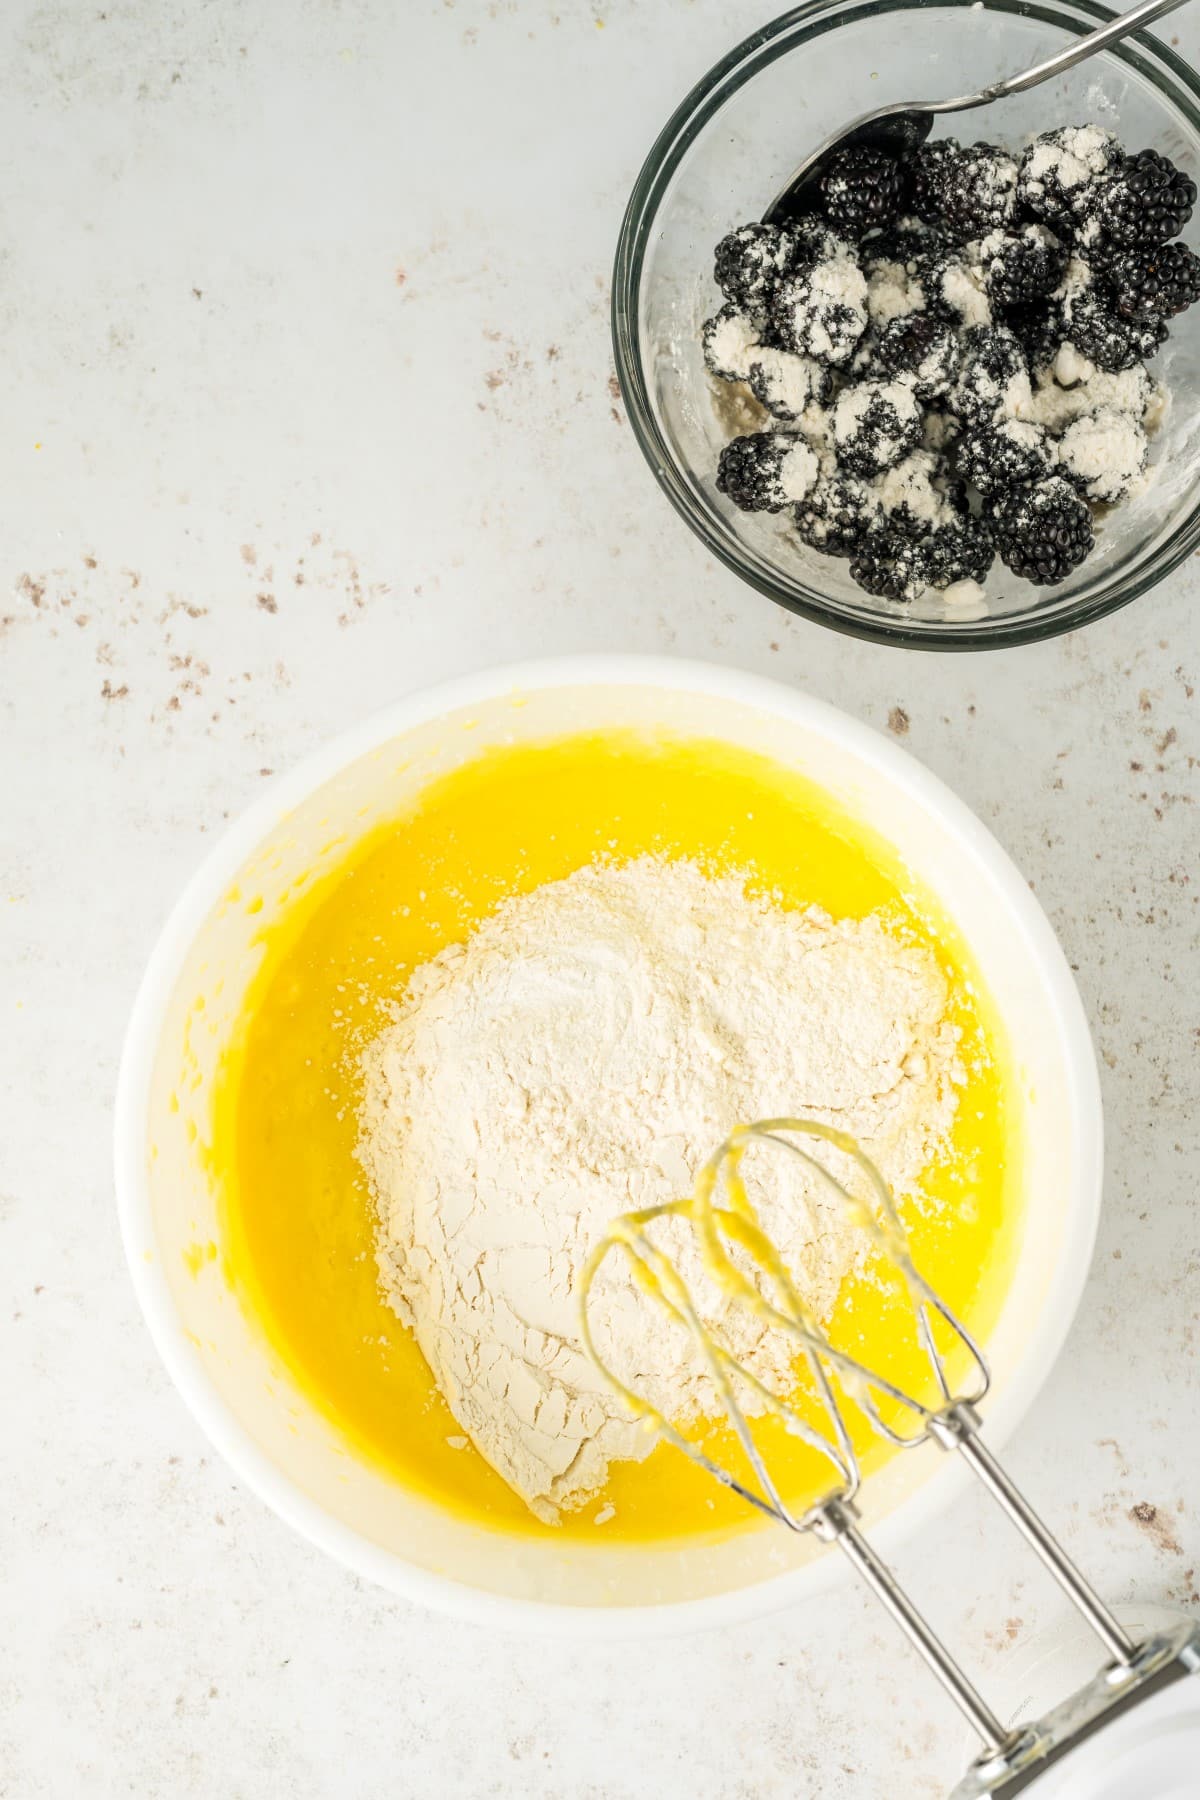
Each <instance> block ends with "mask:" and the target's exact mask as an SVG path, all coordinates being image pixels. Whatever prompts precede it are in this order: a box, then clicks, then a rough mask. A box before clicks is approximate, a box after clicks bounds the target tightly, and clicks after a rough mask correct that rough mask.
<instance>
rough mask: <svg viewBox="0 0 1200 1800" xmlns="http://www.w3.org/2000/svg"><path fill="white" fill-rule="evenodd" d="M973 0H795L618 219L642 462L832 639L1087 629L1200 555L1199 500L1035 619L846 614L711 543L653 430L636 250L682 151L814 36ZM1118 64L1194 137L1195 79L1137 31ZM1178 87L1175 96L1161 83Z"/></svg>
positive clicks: (985, 638) (685, 123) (962, 644)
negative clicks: (1086, 591)
mask: <svg viewBox="0 0 1200 1800" xmlns="http://www.w3.org/2000/svg"><path fill="white" fill-rule="evenodd" d="M978 3H979V0H804V4H803V5H800V6H796V7H793V8H791V9H790V10H789V11H788V12H786V13H782V14H780V15H779V17H777V18H775V19H773V20H771V21H770V22H769V23H767V24H765V25H763V26H761V27H760V28H759V29H758V30H757V31H754V32H752V33H751V34H750V35H749V36H748V37H745V38H743V39H742V40H741V41H740V42H739V43H738V44H736V45H734V47H733V48H732V49H731V50H729V51H728V52H727V53H726V54H725V55H724V56H723V57H722V58H721V59H720V60H719V61H718V62H716V63H714V65H713V66H712V68H711V69H709V70H708V72H707V73H706V74H705V75H703V76H702V77H701V79H700V80H699V81H698V82H696V83H695V85H694V86H693V87H692V88H691V89H690V90H689V92H688V93H687V94H686V95H685V96H684V98H683V99H682V100H681V101H680V103H679V105H678V106H677V107H676V108H675V110H674V112H673V113H672V114H671V116H670V118H669V119H668V120H667V122H666V124H665V125H664V126H663V128H662V130H661V131H660V132H659V134H658V136H657V137H656V139H655V140H654V143H653V144H652V146H651V148H650V151H649V154H648V155H647V157H646V159H645V161H644V163H643V164H642V167H641V169H640V171H639V173H638V176H637V180H636V181H635V182H634V185H633V190H632V192H631V194H630V197H629V202H628V204H627V206H626V209H625V214H624V217H623V219H622V221H621V230H620V235H619V237H618V240H617V250H616V258H615V261H614V265H613V280H612V306H611V327H612V340H613V353H614V358H615V362H616V371H617V380H618V382H619V384H620V390H621V398H622V400H623V402H624V405H625V411H626V414H627V416H628V418H629V421H630V425H631V426H632V429H633V434H634V437H635V438H636V440H637V443H638V447H639V448H640V450H641V452H642V454H643V456H644V457H645V459H646V461H647V462H648V464H649V465H650V468H651V469H652V471H653V473H654V475H655V478H656V479H657V481H658V483H659V486H660V487H661V488H662V490H663V492H664V493H665V494H666V496H667V498H668V500H669V501H670V502H671V504H672V506H673V507H674V508H675V510H676V512H677V513H678V514H679V515H680V517H681V518H682V519H683V520H684V521H685V523H686V524H687V525H688V526H689V527H690V528H691V530H692V531H693V532H694V533H695V534H696V536H697V537H698V538H699V539H700V541H701V543H702V544H703V545H704V547H705V549H706V550H708V551H709V552H710V553H711V554H712V555H713V556H715V557H716V558H717V559H718V560H719V561H720V562H721V563H723V564H724V565H725V567H726V568H728V569H730V570H731V571H732V572H733V573H734V574H735V575H737V576H739V577H740V579H741V580H743V581H745V582H746V583H747V584H748V585H749V586H750V587H753V588H755V589H756V590H757V591H758V592H759V593H760V594H763V595H765V597H766V598H767V599H769V600H773V601H775V602H776V604H777V605H780V606H783V607H785V608H786V609H787V610H788V611H789V612H793V613H796V614H798V615H799V616H800V617H802V618H807V619H811V620H814V621H815V622H816V623H818V624H821V625H825V626H827V627H829V628H831V629H832V630H834V631H838V632H842V633H844V634H845V635H847V636H850V637H857V638H865V639H867V640H869V641H871V642H875V643H884V644H894V645H900V646H901V647H904V648H908V649H924V650H993V649H1001V648H1004V647H1006V646H1011V645H1016V644H1026V643H1035V642H1038V641H1040V640H1042V639H1045V638H1050V637H1056V636H1058V635H1060V634H1061V633H1063V632H1066V631H1073V630H1076V629H1077V628H1079V627H1080V626H1083V625H1087V624H1091V623H1092V622H1093V621H1094V620H1096V619H1100V618H1103V617H1104V616H1105V615H1106V614H1108V613H1112V612H1116V611H1118V610H1119V609H1120V608H1121V607H1123V606H1128V605H1129V604H1130V603H1131V602H1132V601H1134V600H1136V599H1139V598H1140V597H1141V596H1142V595H1143V594H1145V593H1147V592H1148V591H1149V590H1150V589H1151V588H1152V587H1154V586H1156V585H1157V583H1158V582H1160V581H1161V580H1162V579H1163V578H1164V577H1165V576H1167V575H1169V574H1170V573H1171V571H1172V570H1173V569H1176V568H1178V567H1179V565H1180V564H1181V563H1182V562H1184V561H1185V560H1186V559H1187V557H1189V556H1190V555H1192V554H1193V552H1194V551H1196V549H1197V548H1198V547H1200V492H1198V494H1197V499H1196V501H1195V502H1194V503H1193V505H1192V508H1191V510H1190V512H1189V513H1188V514H1187V515H1186V517H1185V518H1184V519H1183V520H1182V521H1181V523H1180V524H1179V525H1177V526H1176V527H1175V529H1174V531H1172V533H1171V534H1170V536H1169V537H1167V538H1166V539H1165V541H1164V542H1162V543H1160V544H1159V545H1158V546H1157V548H1156V549H1155V550H1154V551H1153V552H1152V553H1151V554H1150V555H1149V556H1148V557H1147V559H1146V560H1145V562H1144V563H1142V564H1141V565H1140V566H1139V568H1138V569H1137V570H1136V571H1135V572H1134V573H1132V574H1128V573H1124V572H1122V571H1120V570H1117V571H1114V572H1113V573H1112V575H1110V577H1109V578H1108V579H1107V581H1106V582H1105V583H1104V585H1103V586H1102V587H1101V588H1100V589H1099V590H1097V591H1096V592H1095V593H1093V594H1091V595H1089V596H1088V597H1086V598H1084V599H1081V600H1078V601H1070V600H1067V601H1064V602H1063V603H1062V604H1061V605H1060V606H1059V607H1058V608H1057V609H1055V610H1047V611H1045V612H1042V611H1038V610H1030V611H1021V612H1015V613H1011V614H1009V615H1007V616H1006V617H1003V618H995V619H988V620H983V621H978V622H976V621H961V622H960V621H952V620H930V621H917V620H909V619H906V618H904V617H903V616H897V617H896V618H894V619H891V618H888V617H886V616H885V615H883V614H880V615H879V616H878V617H876V618H867V617H860V616H857V615H855V614H853V613H850V612H847V611H845V610H844V609H843V607H842V606H841V605H840V604H839V603H838V602H836V601H834V600H831V599H829V598H828V597H827V596H824V595H822V594H821V593H819V592H818V591H817V590H816V589H815V588H812V587H809V586H807V585H805V584H804V583H803V582H797V583H796V586H795V590H794V591H793V590H792V589H785V588H784V587H783V586H782V584H781V582H780V580H779V579H777V578H773V577H771V576H769V575H767V574H764V573H762V572H760V571H759V570H758V569H757V568H755V567H754V566H753V565H751V564H750V563H749V562H748V561H747V559H746V558H745V556H744V554H743V552H742V550H741V548H740V546H739V545H738V543H737V539H736V538H734V537H733V536H732V534H729V535H722V534H721V533H719V532H718V531H717V529H716V528H715V526H714V522H713V521H714V515H713V514H712V513H711V512H710V511H709V510H707V509H706V508H704V507H703V506H702V505H701V504H700V503H699V502H698V501H697V499H696V497H695V495H694V494H693V492H692V491H691V489H690V487H689V486H688V484H687V483H686V481H685V480H684V478H683V477H682V475H681V473H680V471H679V469H678V467H677V465H676V460H675V457H674V453H673V451H672V449H671V446H670V445H669V443H668V442H667V440H666V438H665V436H664V435H663V433H662V431H661V430H660V428H659V425H658V422H657V419H656V418H655V415H654V408H653V405H652V403H651V399H650V395H649V392H648V390H647V386H646V382H645V378H644V375H643V371H642V358H641V338H640V329H639V323H638V301H639V296H640V291H641V281H642V272H643V267H644V262H645V256H646V251H647V247H648V245H649V243H650V241H651V233H652V230H653V225H654V220H655V217H656V216H657V212H658V209H659V206H660V204H661V202H662V199H663V196H664V194H665V192H666V190H667V187H668V186H669V184H670V182H671V180H672V178H673V176H674V175H675V172H676V170H677V169H678V168H679V166H680V164H681V162H682V161H683V158H684V156H685V155H686V153H687V151H688V150H689V149H690V148H691V146H692V144H693V143H694V142H695V140H696V138H697V137H698V136H699V134H700V132H701V131H702V130H703V128H704V127H705V126H706V125H707V124H708V123H709V121H710V120H711V119H713V118H714V117H715V116H716V115H717V114H718V113H719V112H720V109H721V107H722V106H723V105H724V104H725V102H726V100H727V99H729V98H730V97H731V96H732V95H733V94H735V93H736V92H737V91H738V89H739V88H741V87H743V86H744V85H745V83H746V82H747V81H749V80H750V78H751V77H752V76H753V75H755V74H757V73H758V72H759V70H761V69H763V68H767V67H769V66H770V65H771V64H772V63H773V62H775V61H777V60H778V59H779V58H780V57H781V56H784V55H787V54H789V53H790V52H791V51H792V50H794V49H796V48H797V47H798V46H800V45H802V44H804V43H806V42H809V41H810V40H811V39H813V38H815V37H820V36H823V35H825V33H827V32H830V31H836V30H837V29H838V28H839V26H841V25H843V24H845V23H847V22H848V21H850V20H855V21H857V20H860V19H863V18H872V17H878V16H880V15H883V14H887V13H896V12H901V13H903V12H924V11H934V10H941V9H943V8H950V7H965V8H977V7H978ZM983 6H984V8H985V9H986V10H987V11H988V12H992V13H1001V14H1003V13H1008V14H1012V15H1014V16H1016V17H1019V18H1022V19H1035V20H1042V21H1045V22H1047V23H1050V24H1054V25H1059V26H1061V27H1062V28H1063V29H1065V30H1068V31H1074V32H1075V34H1076V35H1082V34H1083V33H1084V32H1086V31H1090V30H1091V29H1092V28H1093V26H1094V25H1095V24H1097V23H1104V22H1105V21H1107V20H1109V19H1112V18H1114V17H1115V16H1116V15H1115V13H1114V11H1113V9H1112V8H1111V7H1108V6H1104V5H1101V4H1099V0H983ZM1104 56H1109V57H1112V58H1114V59H1116V60H1117V61H1121V62H1125V63H1128V64H1129V65H1130V66H1131V67H1133V68H1134V69H1136V70H1137V72H1138V73H1139V74H1140V75H1142V76H1143V77H1145V78H1146V80H1148V81H1149V83H1150V85H1151V86H1152V87H1153V88H1154V89H1155V91H1156V92H1157V93H1158V94H1159V95H1160V97H1162V99H1163V100H1164V101H1165V103H1166V104H1167V105H1169V106H1170V107H1172V108H1173V109H1174V110H1175V111H1176V112H1177V113H1179V114H1181V115H1182V117H1183V118H1184V120H1185V121H1186V122H1187V124H1188V125H1189V126H1190V127H1191V128H1192V130H1193V131H1194V132H1195V133H1196V134H1197V136H1198V137H1200V72H1197V71H1196V70H1193V69H1192V68H1191V66H1190V65H1189V64H1188V63H1187V62H1186V61H1185V60H1184V59H1183V57H1181V56H1178V55H1176V53H1175V52H1174V51H1173V50H1172V49H1171V48H1170V46H1169V45H1167V44H1164V43H1163V42H1162V41H1161V40H1160V39H1158V38H1155V37H1152V36H1150V35H1149V34H1148V33H1147V32H1145V31H1138V32H1134V33H1132V34H1131V36H1130V37H1128V38H1126V39H1124V40H1123V41H1122V42H1121V43H1119V44H1115V45H1113V46H1111V47H1110V48H1109V49H1108V50H1106V51H1103V52H1101V57H1104ZM1164 77H1166V78H1167V79H1169V78H1171V77H1173V78H1174V83H1177V84H1178V88H1179V89H1182V93H1180V92H1178V91H1175V88H1174V86H1173V85H1172V86H1168V84H1167V79H1164Z"/></svg>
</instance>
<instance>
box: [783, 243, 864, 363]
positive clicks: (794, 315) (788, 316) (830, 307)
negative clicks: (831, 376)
mask: <svg viewBox="0 0 1200 1800" xmlns="http://www.w3.org/2000/svg"><path fill="white" fill-rule="evenodd" d="M771 318H772V323H773V325H774V328H775V330H776V332H777V333H778V336H779V341H780V343H781V344H782V346H783V348H784V349H785V350H794V351H796V353H797V354H798V355H800V356H814V357H816V359H817V360H818V362H825V363H830V364H832V365H833V366H835V367H836V366H837V365H839V364H841V363H844V362H848V361H849V360H850V358H851V357H852V356H853V354H854V351H855V348H856V346H857V344H858V341H859V339H860V338H861V337H862V334H863V332H864V331H865V330H866V329H867V283H866V279H865V277H864V275H863V273H862V270H861V269H860V268H859V267H858V264H857V262H855V261H854V260H853V254H852V252H850V251H849V250H848V249H845V251H844V254H841V255H836V256H833V257H829V258H825V259H823V260H822V261H820V262H817V263H814V264H813V266H812V268H811V269H802V270H799V271H798V272H797V273H796V274H793V275H788V276H787V277H786V278H785V279H784V280H783V281H781V282H780V284H779V287H778V288H777V290H776V293H775V303H774V307H773V310H772V314H771Z"/></svg>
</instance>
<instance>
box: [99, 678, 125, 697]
mask: <svg viewBox="0 0 1200 1800" xmlns="http://www.w3.org/2000/svg"><path fill="white" fill-rule="evenodd" d="M100 697H101V699H102V700H127V699H128V698H129V689H128V688H127V687H126V685H125V683H124V682H122V683H121V685H120V687H114V686H113V684H112V682H111V681H106V682H104V683H103V684H102V686H101V688H100Z"/></svg>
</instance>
